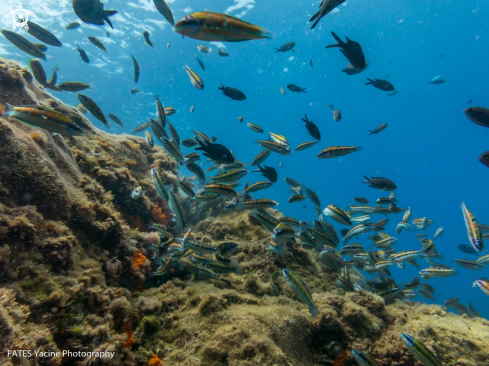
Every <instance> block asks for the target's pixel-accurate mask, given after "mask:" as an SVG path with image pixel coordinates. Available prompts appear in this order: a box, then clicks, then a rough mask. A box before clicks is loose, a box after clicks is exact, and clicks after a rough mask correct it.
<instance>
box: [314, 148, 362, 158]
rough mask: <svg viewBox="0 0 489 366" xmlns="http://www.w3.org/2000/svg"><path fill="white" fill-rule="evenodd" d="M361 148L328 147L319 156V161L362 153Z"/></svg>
mask: <svg viewBox="0 0 489 366" xmlns="http://www.w3.org/2000/svg"><path fill="white" fill-rule="evenodd" d="M361 150H362V148H361V147H360V146H332V147H327V148H326V149H324V150H322V151H321V152H320V153H319V154H318V158H319V159H332V158H337V157H339V156H343V155H347V154H351V153H353V152H357V151H361Z"/></svg>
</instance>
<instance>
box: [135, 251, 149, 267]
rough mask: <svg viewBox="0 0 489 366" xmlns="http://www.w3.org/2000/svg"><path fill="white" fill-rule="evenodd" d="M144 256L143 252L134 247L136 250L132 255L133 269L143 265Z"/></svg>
mask: <svg viewBox="0 0 489 366" xmlns="http://www.w3.org/2000/svg"><path fill="white" fill-rule="evenodd" d="M146 260H147V259H146V257H145V256H144V254H143V253H141V251H140V250H139V249H136V252H135V253H134V255H133V256H132V268H134V269H141V267H142V266H143V264H144V262H146Z"/></svg>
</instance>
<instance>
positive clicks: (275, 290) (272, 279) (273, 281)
mask: <svg viewBox="0 0 489 366" xmlns="http://www.w3.org/2000/svg"><path fill="white" fill-rule="evenodd" d="M279 274H280V271H275V272H273V273H272V276H271V277H270V286H272V289H273V291H274V292H275V293H276V294H277V295H279V294H280V292H279V290H278V287H277V285H276V284H275V280H276V279H277V277H278V275H279Z"/></svg>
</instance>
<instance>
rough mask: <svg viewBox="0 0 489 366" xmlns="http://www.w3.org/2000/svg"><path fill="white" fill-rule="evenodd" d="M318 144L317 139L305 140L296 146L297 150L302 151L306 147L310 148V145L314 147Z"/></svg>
mask: <svg viewBox="0 0 489 366" xmlns="http://www.w3.org/2000/svg"><path fill="white" fill-rule="evenodd" d="M316 144H317V141H307V142H303V143H302V144H299V146H297V147H296V148H295V151H302V150H305V149H309V148H310V147H313V146H314V145H316Z"/></svg>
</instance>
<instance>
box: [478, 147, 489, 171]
mask: <svg viewBox="0 0 489 366" xmlns="http://www.w3.org/2000/svg"><path fill="white" fill-rule="evenodd" d="M478 160H479V161H480V162H481V163H482V164H484V165H485V166H487V167H488V168H489V151H486V152H485V153H482V154H480V155H479V158H478Z"/></svg>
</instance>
